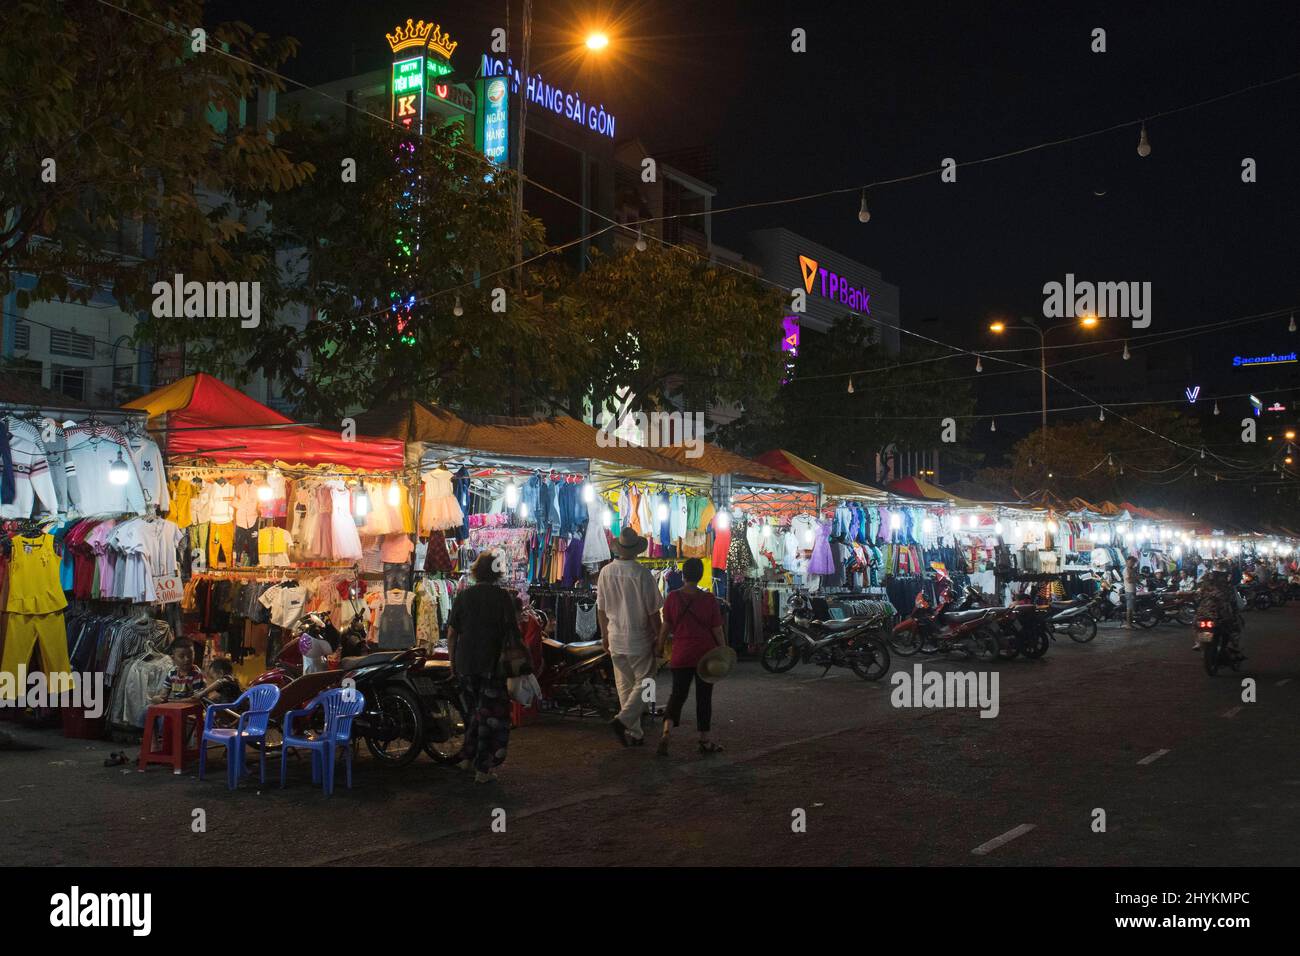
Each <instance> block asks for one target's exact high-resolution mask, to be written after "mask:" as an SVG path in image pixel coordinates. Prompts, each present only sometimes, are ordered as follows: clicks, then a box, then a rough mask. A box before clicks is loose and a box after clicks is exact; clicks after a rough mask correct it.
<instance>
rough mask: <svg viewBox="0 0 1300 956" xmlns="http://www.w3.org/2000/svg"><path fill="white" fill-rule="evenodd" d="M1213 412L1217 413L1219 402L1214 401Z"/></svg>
mask: <svg viewBox="0 0 1300 956" xmlns="http://www.w3.org/2000/svg"><path fill="white" fill-rule="evenodd" d="M1214 414H1216V415H1217V414H1219V403H1218V402H1215V403H1214Z"/></svg>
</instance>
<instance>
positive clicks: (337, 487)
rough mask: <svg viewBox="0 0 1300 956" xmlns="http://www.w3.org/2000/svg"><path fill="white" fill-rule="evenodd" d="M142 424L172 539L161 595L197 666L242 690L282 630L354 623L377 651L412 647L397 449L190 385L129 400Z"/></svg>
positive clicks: (409, 495)
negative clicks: (151, 441) (225, 663)
mask: <svg viewBox="0 0 1300 956" xmlns="http://www.w3.org/2000/svg"><path fill="white" fill-rule="evenodd" d="M127 407H128V408H132V409H137V410H139V411H141V412H143V413H144V414H146V415H147V416H148V420H149V431H150V433H151V434H153V435H156V436H157V437H158V440H159V443H160V444H161V446H162V448H163V451H164V454H165V457H166V461H167V469H168V476H169V483H168V489H167V497H168V500H169V502H170V504H169V508H168V511H167V517H168V519H169V520H170V521H171V522H172V523H173V524H174V526H175V527H177V528H178V529H179V533H180V538H181V547H180V552H179V553H180V567H179V575H178V577H179V581H180V586H179V588H178V589H175V590H173V591H172V592H171V593H169V599H170V600H173V601H174V602H175V603H176V604H177V605H178V607H179V610H180V611H181V612H182V614H183V625H182V629H183V631H184V633H185V635H186V636H187V637H190V638H192V639H193V640H194V641H195V642H196V645H197V646H198V647H199V648H201V651H202V656H203V657H205V658H207V657H212V656H221V657H226V658H228V659H230V661H231V663H232V666H233V668H234V671H235V675H236V677H237V678H238V679H239V680H240V682H241V683H243V684H246V683H247V682H248V680H249V679H251V678H252V677H255V676H256V675H257V674H259V673H260V672H261V671H263V670H264V669H265V668H266V666H267V665H268V664H269V663H270V662H272V661H273V660H274V658H275V657H276V655H277V653H278V652H279V650H280V649H281V647H282V646H283V644H284V643H285V642H286V641H287V640H288V636H289V632H290V630H291V629H292V627H293V625H294V624H296V623H297V622H298V620H299V619H300V618H301V617H302V616H303V615H304V614H307V613H311V612H320V613H322V614H324V615H327V616H329V617H330V618H331V620H332V621H333V623H334V624H335V625H336V626H337V627H340V628H343V627H346V626H347V625H349V624H351V623H352V622H353V621H354V620H355V619H356V618H357V617H363V618H364V620H365V623H366V630H367V633H368V636H369V638H370V639H372V640H374V641H376V642H377V643H378V644H379V646H381V647H385V648H402V647H410V646H413V645H414V644H415V643H416V640H417V634H416V626H415V592H414V590H413V588H412V575H411V563H412V556H413V553H414V550H415V545H414V540H415V531H416V522H415V507H416V500H415V499H416V493H415V492H416V486H417V481H416V475H415V473H414V472H413V470H411V469H408V467H407V465H406V460H405V454H404V449H403V446H402V443H401V442H397V441H393V440H390V439H383V438H378V439H376V438H366V437H360V436H351V435H344V434H341V433H340V432H336V431H330V430H328V429H323V428H316V427H312V426H307V425H299V424H297V423H295V422H293V421H292V420H291V419H289V418H286V417H285V416H283V415H281V414H280V413H278V412H275V411H274V410H272V409H270V408H267V407H266V406H264V405H261V404H260V403H258V402H256V401H254V400H253V399H251V398H249V397H248V396H246V395H244V394H242V393H240V392H238V391H236V390H235V389H233V388H231V387H230V386H228V385H226V384H224V383H223V382H221V381H220V380H218V379H215V378H212V377H211V376H208V375H202V374H199V375H192V376H189V377H187V378H185V379H182V380H180V381H178V382H176V383H173V384H172V385H168V386H165V387H163V388H161V389H158V390H157V391H155V392H152V393H150V394H148V395H145V396H143V397H142V398H139V399H137V400H135V401H133V402H131V403H130V404H129V405H128V406H127Z"/></svg>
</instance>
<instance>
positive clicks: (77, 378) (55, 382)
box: [50, 365, 88, 401]
mask: <svg viewBox="0 0 1300 956" xmlns="http://www.w3.org/2000/svg"><path fill="white" fill-rule="evenodd" d="M87 377H88V376H87V375H86V370H85V369H84V368H72V367H70V366H67V365H51V366H50V388H51V389H53V390H54V391H56V392H58V393H60V394H61V395H67V396H68V397H69V398H75V399H77V400H78V401H85V398H86V384H87V382H86V379H87Z"/></svg>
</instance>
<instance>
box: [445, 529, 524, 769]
mask: <svg viewBox="0 0 1300 956" xmlns="http://www.w3.org/2000/svg"><path fill="white" fill-rule="evenodd" d="M506 566H507V565H506V556H505V554H504V552H501V551H488V552H484V553H483V554H481V555H479V557H478V560H477V561H475V562H474V566H473V568H471V569H470V573H471V574H472V575H473V577H474V581H475V583H474V584H473V585H471V586H470V587H468V588H466V589H465V590H464V591H462V592H461V593H460V594H458V595H457V596H456V600H455V602H454V603H453V604H452V606H451V614H450V616H449V617H448V619H447V653H448V656H449V657H450V658H451V667H452V673H453V674H454V675H456V676H457V677H458V678H460V681H461V686H463V687H464V689H465V694H466V697H467V698H468V701H469V705H470V713H469V723H468V725H467V726H466V727H465V745H464V747H462V748H461V752H460V757H461V762H460V768H461V769H462V770H471V769H472V770H474V771H475V774H474V782H475V783H490V782H491V781H493V780H496V779H497V775H496V774H495V773H493V772H492V771H493V769H494V768H495V767H499V766H500V765H501V763H502V762H503V761H504V760H505V759H506V747H507V746H508V745H509V743H510V691H509V689H508V688H507V686H506V680H507V678H510V677H518V676H519V674H521V673H526V672H527V669H528V651H527V649H526V648H524V645H523V639H522V638H521V637H520V634H519V617H518V611H517V609H516V605H515V598H514V595H512V594H511V593H510V592H509V591H507V590H506V589H505V588H503V587H501V586H500V581H501V579H502V578H503V577H504V576H505V573H506Z"/></svg>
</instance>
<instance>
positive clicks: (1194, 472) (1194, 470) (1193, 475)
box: [1192, 468, 1201, 478]
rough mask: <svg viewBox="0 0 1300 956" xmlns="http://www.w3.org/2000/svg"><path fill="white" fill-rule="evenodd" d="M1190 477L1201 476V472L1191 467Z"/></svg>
mask: <svg viewBox="0 0 1300 956" xmlns="http://www.w3.org/2000/svg"><path fill="white" fill-rule="evenodd" d="M1192 477H1193V478H1199V477H1201V473H1200V472H1199V471H1197V470H1196V469H1195V468H1193V469H1192Z"/></svg>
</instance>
